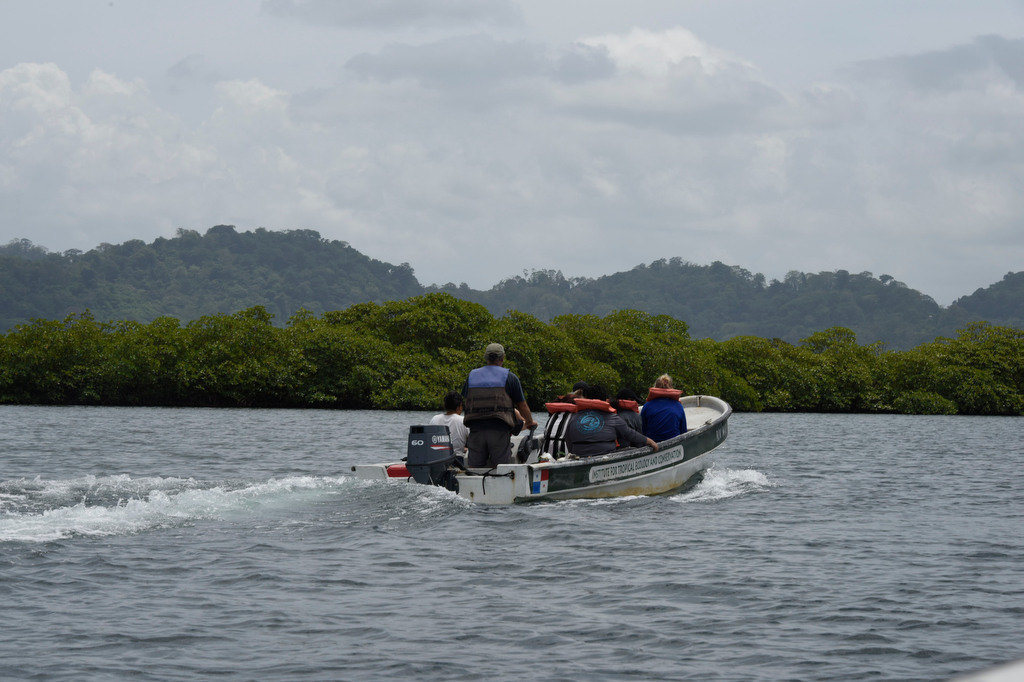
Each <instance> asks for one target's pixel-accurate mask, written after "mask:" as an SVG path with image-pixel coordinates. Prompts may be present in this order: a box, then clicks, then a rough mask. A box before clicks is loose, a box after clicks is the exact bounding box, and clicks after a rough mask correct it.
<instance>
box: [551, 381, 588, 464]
mask: <svg viewBox="0 0 1024 682" xmlns="http://www.w3.org/2000/svg"><path fill="white" fill-rule="evenodd" d="M584 386H586V384H584V383H583V382H582V381H577V382H576V385H575V386H573V391H572V393H568V394H566V395H562V396H558V398H556V399H555V400H552V401H551V402H550V403H545V404H544V409H546V410H547V411H548V423H547V424H545V426H544V439H543V440H542V441H541V448H540V449H541V452H545V453H547V454H549V455H551V456H552V457H564V456H565V453H566V452H567V451H568V449H567V448H566V445H565V430H566V428H567V427H568V426H569V417H571V416H572V414H573V413H574V412H576V404H575V403H574V402H573V401H574V400H575V399H576V398H582V397H583V387H584Z"/></svg>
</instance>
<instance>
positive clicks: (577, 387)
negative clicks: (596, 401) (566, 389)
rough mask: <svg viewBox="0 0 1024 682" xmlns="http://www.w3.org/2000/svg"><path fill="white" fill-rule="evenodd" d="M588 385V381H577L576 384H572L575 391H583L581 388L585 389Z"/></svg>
mask: <svg viewBox="0 0 1024 682" xmlns="http://www.w3.org/2000/svg"><path fill="white" fill-rule="evenodd" d="M586 387H587V382H585V381H577V382H576V383H575V384H573V385H572V390H574V391H581V390H583V389H584V388H586Z"/></svg>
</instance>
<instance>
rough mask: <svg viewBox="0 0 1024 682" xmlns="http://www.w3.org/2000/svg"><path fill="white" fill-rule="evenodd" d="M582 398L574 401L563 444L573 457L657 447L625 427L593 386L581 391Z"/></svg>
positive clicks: (603, 395)
mask: <svg viewBox="0 0 1024 682" xmlns="http://www.w3.org/2000/svg"><path fill="white" fill-rule="evenodd" d="M583 396H584V397H583V398H577V399H576V413H575V414H573V415H572V417H570V418H569V428H568V429H567V430H566V436H565V440H566V444H567V445H568V446H569V452H570V453H572V454H574V455H576V456H577V457H596V456H597V455H604V454H607V453H609V452H611V451H612V450H615V449H616V447H620V446H621V447H624V448H625V447H640V446H642V445H650V446H651V447H652V448H654V449H655V450H657V449H658V444H657V443H655V442H654V441H653V440H651V439H650V438H647V437H645V436H644V434H642V433H640V432H639V431H634V430H633V429H631V428H629V427H628V426H626V422H624V421H622V417H620V416H619V415H617V414H616V413H615V408H613V407H612V406H611V405H609V404H608V393H606V392H605V390H604V388H602V387H601V386H600V385H597V384H591V385H590V386H588V387H587V388H585V389H583Z"/></svg>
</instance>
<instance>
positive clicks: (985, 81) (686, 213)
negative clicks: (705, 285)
mask: <svg viewBox="0 0 1024 682" xmlns="http://www.w3.org/2000/svg"><path fill="white" fill-rule="evenodd" d="M1022 181H1024V0H1002V1H997V0H972V1H971V2H964V1H963V0H955V1H952V0H827V1H823V0H631V1H630V2H628V3H627V2H621V1H619V0H615V1H612V0H588V1H587V2H565V1H562V0H431V1H429V2H428V1H424V0H266V1H265V2H261V1H260V0H235V1H232V2H213V1H211V0H203V1H201V2H200V1H191V0H184V1H183V0H177V1H176V2H173V3H168V2H160V1H157V0H148V1H143V0H136V1H132V2H127V1H125V0H114V1H113V2H110V1H109V0H105V1H102V2H98V1H94V0H73V1H67V2H58V1H55V0H32V1H29V0H24V1H15V0H0V242H6V241H9V240H10V239H13V238H18V237H27V238H29V239H31V240H32V241H34V242H36V243H38V244H42V245H44V246H46V247H48V248H50V249H51V250H59V251H63V250H66V249H71V248H78V249H83V250H85V249H89V248H92V247H94V246H96V245H97V244H99V243H101V242H112V243H113V242H121V241H125V240H128V239H135V238H139V239H145V240H147V241H151V240H152V239H153V238H155V237H158V236H171V235H173V234H174V231H175V230H176V229H177V228H180V227H185V228H191V229H197V230H200V231H205V230H206V229H207V228H209V227H210V226H212V225H216V224H222V223H224V224H233V225H236V226H238V228H239V229H252V228H255V227H266V228H268V229H292V228H308V229H313V230H317V231H319V232H320V233H321V234H322V235H323V236H325V237H328V238H331V239H342V240H346V241H348V242H349V243H351V244H352V246H354V247H355V248H357V249H359V250H360V251H362V252H364V253H366V254H368V255H370V256H373V257H375V258H379V259H381V260H386V261H389V262H393V263H400V262H409V263H410V264H411V265H412V266H413V268H414V269H415V271H416V274H417V277H418V278H419V279H420V281H421V282H423V283H426V284H429V283H444V282H448V281H454V282H462V281H465V282H468V283H469V284H470V285H471V286H474V287H478V288H487V287H489V286H491V285H493V284H494V283H496V282H497V281H498V280H499V279H502V278H504V277H508V276H511V275H515V274H520V273H522V272H523V271H524V270H527V269H534V268H543V269H548V268H551V269H559V270H562V271H563V272H564V273H565V274H566V275H568V276H574V275H586V276H597V275H601V274H609V273H612V272H615V271H618V270H624V269H628V268H631V267H632V266H634V265H637V264H639V263H644V262H650V261H652V260H655V259H658V258H669V257H673V256H680V257H682V258H684V259H686V260H689V261H691V262H694V263H698V264H707V263H710V262H712V261H714V260H721V261H723V262H725V263H728V264H730V265H740V266H742V267H745V268H747V269H748V270H752V271H755V272H763V273H765V274H766V275H767V276H768V277H769V278H771V277H778V278H781V277H782V276H784V275H785V273H786V272H787V271H788V270H803V271H812V272H816V271H819V270H835V269H839V268H844V269H846V270H849V271H851V272H861V271H864V270H867V271H870V272H873V273H874V274H875V275H881V274H889V275H892V276H894V277H896V278H897V279H899V280H902V281H904V282H906V283H907V284H908V285H910V286H913V287H915V288H918V289H920V290H922V291H924V292H925V293H927V294H930V295H931V296H933V297H934V298H936V300H938V301H939V302H940V303H943V304H946V303H949V302H950V301H951V300H952V299H954V298H956V297H958V296H960V295H963V294H968V293H970V292H972V291H973V290H974V289H976V288H977V287H982V286H986V285H988V284H990V283H992V282H994V281H997V280H999V279H1000V278H1001V277H1002V276H1003V274H1005V273H1006V272H1008V271H1018V270H1022V269H1024V191H1022V184H1024V182H1022ZM681 295H685V293H681Z"/></svg>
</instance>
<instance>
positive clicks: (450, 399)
mask: <svg viewBox="0 0 1024 682" xmlns="http://www.w3.org/2000/svg"><path fill="white" fill-rule="evenodd" d="M461 404H462V394H461V393H459V392H458V391H448V392H447V393H445V394H444V411H445V412H454V411H455V410H457V409H459V405H461Z"/></svg>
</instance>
